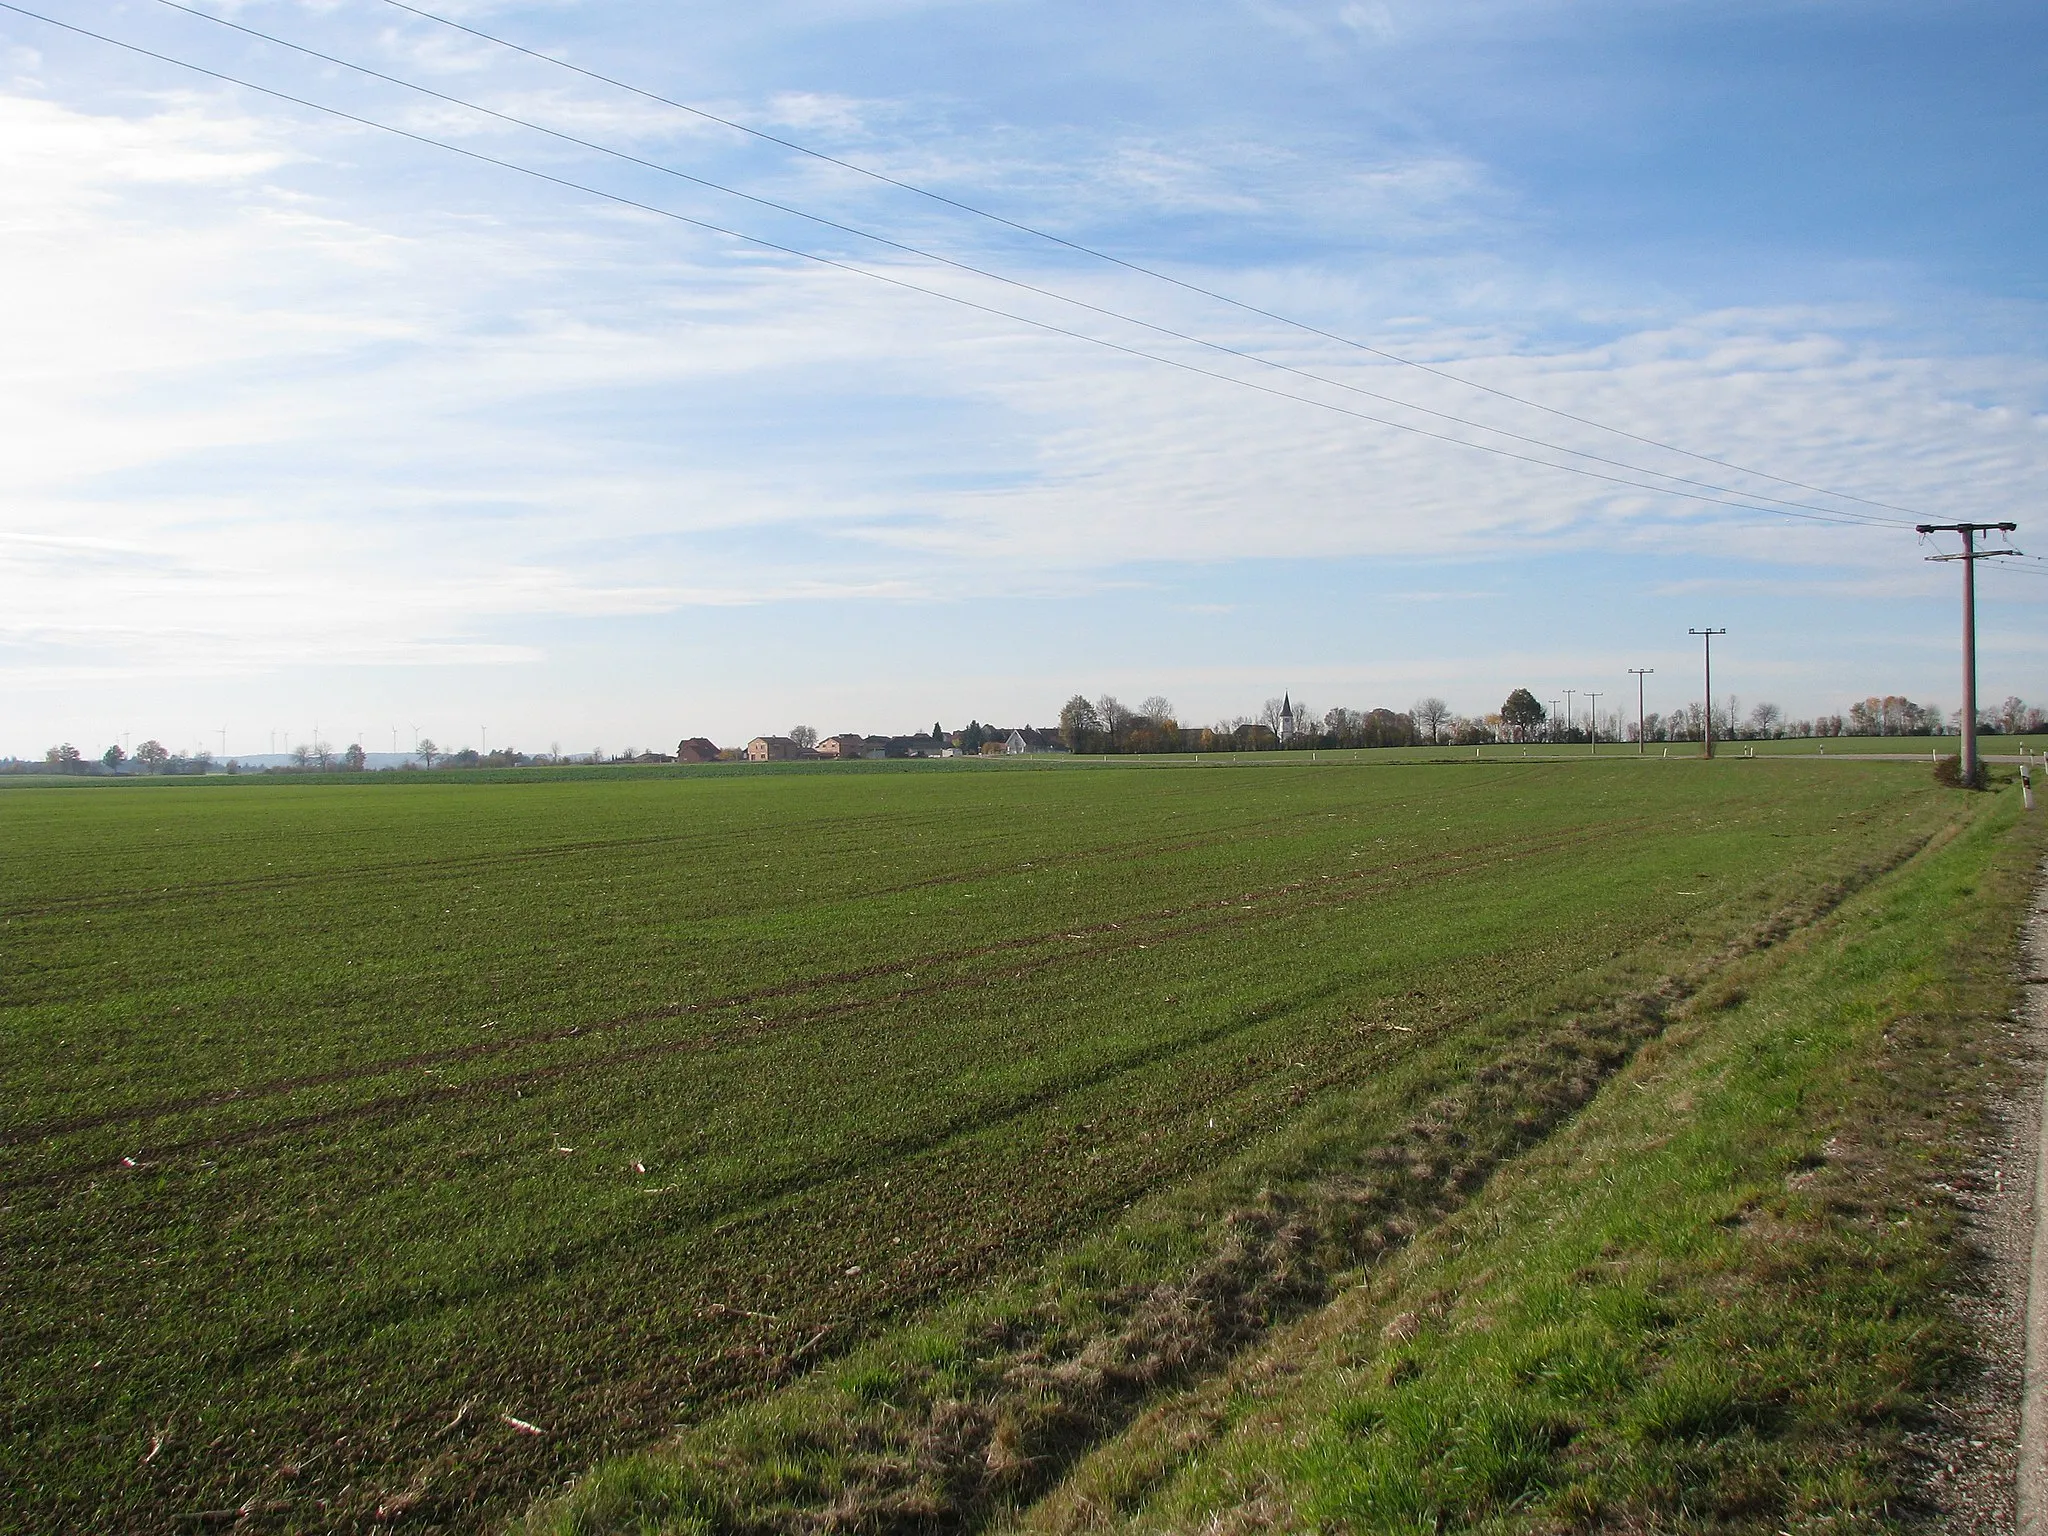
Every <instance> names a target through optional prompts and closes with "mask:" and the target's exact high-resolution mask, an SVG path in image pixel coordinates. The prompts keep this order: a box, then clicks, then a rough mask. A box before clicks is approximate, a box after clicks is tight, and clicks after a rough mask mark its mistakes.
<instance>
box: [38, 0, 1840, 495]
mask: <svg viewBox="0 0 2048 1536" xmlns="http://www.w3.org/2000/svg"><path fill="white" fill-rule="evenodd" d="M0 10H6V11H11V12H13V13H14V14H16V15H18V16H25V17H27V18H29V19H30V20H32V21H39V22H42V23H44V24H45V25H47V26H52V27H56V28H58V29H60V30H62V31H66V32H70V33H73V34H75V35H77V36H80V37H86V38H91V39H92V40H93V41H95V42H100V43H105V44H107V45H108V46H110V47H114V48H120V49H122V50H124V51H126V52H129V53H132V54H136V55H138V56H139V57H143V58H149V59H154V60H156V61H158V62H159V63H163V64H169V65H171V66H173V67H174V68H178V69H183V70H188V71H190V72H191V73H193V74H197V75H202V76H204V77H206V78H208V79H211V80H218V81H220V82H222V83H223V84H226V85H233V86H238V87H240V88H242V89H244V90H251V91H255V92H257V93H258V94H260V95H264V96H268V97H271V98H272V99H273V100H277V101H282V102H286V103H289V104H290V105H292V106H297V107H304V108H306V109H307V110H308V111H313V112H321V113H325V114H326V115H328V116H330V117H334V118H338V119H340V120H341V121H344V122H350V123H354V124H356V125H358V126H359V127H364V128H372V129H376V130H377V131H379V132H382V133H388V134H391V135H393V136H394V137H397V138H402V139H407V140H410V141H411V142H413V143H416V144H421V145H424V146H426V147H428V148H431V149H438V150H443V151H445V152H447V153H449V154H453V155H459V156H461V157H462V158H464V159H467V160H472V161H475V162H477V163H479V164H482V165H490V166H495V167H497V168H499V169H501V170H507V171H513V172H516V173H518V174H519V175H522V176H527V177H531V178H532V179H534V180H536V181H543V182H547V183H549V184H550V185H553V186H557V187H561V188H564V189H566V190H569V191H572V192H579V193H582V194H584V195H585V196H588V197H594V198H598V199H601V200H602V201H605V202H608V203H613V204H616V205H617V206H619V207H624V208H631V209H634V210H636V211H638V212H641V213H647V214H652V215H654V216H655V217H657V218H663V219H668V220H671V221H673V222H675V223H678V224H684V225H688V226H690V227H692V228H695V229H701V230H703V231H705V232H707V233H709V234H714V235H718V236H721V237H722V238H725V239H729V240H736V241H740V242H742V243H744V244H747V245H751V246H754V247H756V248H758V249H761V250H766V251H773V252H775V253H777V254H778V255H783V256H791V257H795V258H797V259H798V260H801V261H808V262H813V263H815V264H817V265H819V266H824V267H830V268H833V269H835V270H837V271H840V272H847V273H851V274H852V275H854V276H856V277H864V278H867V279H869V280H870V281H872V282H878V283H885V284H887V285H889V286H890V287H892V288H898V289H902V290H904V291H905V292H909V293H916V294H922V295H924V296H925V297H927V298H934V299H939V300H942V301H944V302H946V303H949V304H954V305H957V306H959V307H961V308H964V309H969V310H973V311H975V312H977V313H980V314H984V315H988V316H991V317H993V318H996V319H1001V320H1007V321H1010V322H1012V323H1014V324H1017V325H1023V326H1028V327H1031V328H1032V329H1034V330H1039V331H1043V332H1046V333H1047V334H1049V335H1054V336H1060V337H1064V338H1067V339H1069V340H1073V341H1080V342H1086V343H1088V344H1089V345H1091V346H1096V347H1101V348H1103V349H1105V350H1107V351H1111V352H1116V353H1119V354H1122V355H1124V356H1126V357H1132V358H1138V359H1142V360H1144V361H1147V362H1153V363H1159V364H1162V365H1164V366H1166V367H1169V368H1176V369H1179V370H1181V371H1182V372H1184V373H1190V374H1194V375H1196V376H1198V377H1201V378H1206V379H1214V380H1216V381H1218V382H1220V383H1224V384H1231V385H1235V386H1236V387H1238V388H1240V389H1248V390H1253V391H1255V392H1257V393H1259V394H1262V395H1268V396H1271V397H1273V398H1275V399H1279V400H1289V401H1292V402H1294V403H1295V404H1298V405H1307V406H1312V407H1314V408H1316V409H1318V410H1323V411H1329V412H1332V413H1334V414H1336V415H1340V416H1345V417H1349V418H1351V419H1353V420H1356V421H1364V422H1370V423H1372V424H1374V425H1376V426H1383V427H1391V428H1393V429H1394V430H1396V431H1399V432H1407V433H1411V434H1414V435H1415V436H1418V437H1426V438H1430V439H1433V440H1435V441H1437V442H1443V443H1450V444H1453V445H1455V446H1457V447H1460V448H1469V449H1472V450H1474V451H1477V452H1480V453H1488V454H1492V455H1494V456H1496V457H1498V458H1503V459H1510V460H1513V461H1516V462H1518V463H1523V464H1533V465H1536V466H1538V467H1540V468H1543V469H1551V470H1557V471H1560V472H1562V473H1564V474H1571V475H1578V476H1580V477H1582V478H1585V479H1589V480H1597V481H1601V482H1603V483H1606V484H1609V485H1617V486H1622V487H1625V488H1627V489H1630V490H1636V491H1645V492H1648V493H1650V494H1652V495H1659V496H1671V497H1676V498H1678V499H1681V500H1685V501H1693V502H1700V503H1703V504H1705V505H1707V506H1713V507H1720V508H1723V509H1725V510H1732V511H1747V512H1757V513H1762V514H1765V515H1772V516H1780V517H1793V518H1798V519H1800V520H1801V521H1805V522H1819V523H1835V524H1842V525H1847V526H1853V527H1868V526H1870V523H1871V520H1870V519H1869V518H1868V517H1867V516H1865V515H1863V514H1858V513H1850V512H1833V511H1830V512H1809V511H1801V510H1795V509H1793V508H1791V507H1783V506H1765V505H1758V504H1757V501H1756V500H1749V499H1737V500H1729V499H1726V498H1724V497H1722V496H1709V495H1703V494H1701V493H1699V492H1695V491H1686V490H1680V489H1677V488H1675V487H1673V486H1668V485H1651V484H1645V483H1643V482H1642V481H1638V480H1629V479H1625V478H1623V477H1622V476H1619V475H1610V474H1606V473H1604V472H1602V471H1600V470H1593V469H1587V468H1585V467H1583V466H1581V465H1576V464H1559V463H1556V462H1555V461H1553V460H1550V459H1543V458H1538V457H1536V456H1535V455H1533V454H1526V453H1519V452H1517V451H1515V450H1514V449H1510V448H1502V447H1498V446H1496V445H1494V444H1491V443H1476V442H1473V441H1471V440H1470V439H1467V438H1462V437H1455V436H1453V435H1451V434H1450V433H1447V432H1438V431H1435V430H1434V429H1432V428H1429V427H1419V426H1416V425H1414V424H1413V423H1411V422H1404V421H1395V420H1393V419H1391V418H1388V417H1384V416H1376V415H1373V414H1372V413H1370V412H1367V411H1360V410H1354V409H1352V408H1351V407H1349V406H1345V405H1339V404H1337V403H1335V402H1333V401H1329V400H1318V399H1316V398H1314V397H1313V396H1310V395H1298V394H1294V393H1292V392H1291V391H1288V390H1284V389H1276V388H1274V387H1272V386H1271V385H1266V384H1259V383H1255V382H1254V381H1252V380H1250V379H1241V378H1237V377H1234V376H1233V375H1231V374H1227V373H1219V372H1217V371H1216V370H1215V369H1212V368H1204V367H1202V366H1200V365H1199V364H1196V363H1190V362H1187V361H1185V360H1184V359H1181V358H1176V357H1169V356H1166V355H1164V354H1162V353H1158V352H1148V351H1146V350H1145V349H1144V348H1142V347H1133V346H1129V345H1127V344H1125V343H1123V342H1118V341H1111V340H1109V339H1107V338H1106V337H1101V336H1091V335H1089V334H1088V333H1087V332H1085V331H1076V330H1073V329H1070V328H1069V327H1066V326H1061V325H1055V324H1053V323H1052V322H1050V321H1046V320H1039V319H1035V318H1033V317H1031V316H1028V315H1020V314H1017V313H1014V312H1013V311H1010V310H1005V309H1001V308H998V307H997V306H995V305H992V304H983V303H981V302H979V301H977V300H974V299H968V298H963V297H962V296H960V295H958V294H952V293H947V292H945V291H944V290H942V289H938V288H927V287H925V286H924V285H922V284H920V283H913V282H910V281H908V280H907V279H904V278H900V277H894V276H891V275H889V274H888V273H885V272H876V271H873V270H871V269H869V268H867V267H862V266H858V265H855V264H854V263H852V262H847V261H840V260H838V259H837V258H834V257H831V256H822V255H819V254H818V253H816V252H814V251H806V250H803V249H800V248H799V247H796V246H792V245H785V244H783V243H781V242H780V241H775V240H770V239H767V238H765V237H763V236H760V235H754V234H749V233H746V232H745V231H742V230H736V229H730V228H727V227H726V226H724V225H721V224H715V223H713V222H711V221H710V220H708V219H700V218H696V217H693V216H692V215H689V214H685V213H678V212H676V211H674V210H673V209H668V208H663V207H660V206H658V205H656V204H653V203H648V202H643V201H641V200H639V199H637V198H632V197H627V196H624V195H623V194H621V193H617V192H608V191H606V190H604V189H603V188H600V187H593V186H591V185H589V184H588V183H585V182H580V181H576V180H573V179H571V178H569V177H566V176H558V175H555V174H554V173H553V172H551V171H544V170H540V169H538V168H536V167H534V166H529V165H522V164H520V163H519V162H517V161H514V160H506V159H502V158H500V157H498V156H496V155H489V154H485V153H483V152H482V151H481V150H475V149H469V148H466V147H465V146H463V145H460V144H453V143H450V142H448V141H447V140H445V139H437V138H434V137H432V136H431V135H429V134H424V133H419V132H416V131H415V130H413V129H410V128H401V127H398V126H397V125H396V124H392V123H386V122H382V121H379V120H378V119H376V118H371V117H365V116H363V115H362V114H360V113H357V112H350V111H347V110H346V109H344V108H341V107H334V106H329V105H327V104H326V103H324V102H318V101H313V100H311V99H309V98H307V97H303V96H297V95H294V94H292V93H291V92H289V91H283V90H279V89H277V88H276V87H274V86H267V85H260V84H258V83H257V82H255V81H253V80H248V79H245V78H242V77H241V76H238V75H231V74H228V73H226V72H225V71H222V70H217V69H213V68H210V67H208V66H206V65H203V64H195V63H193V62H192V61H191V60H189V59H181V58H178V57H176V56H175V55H172V54H168V53H162V52H159V51H158V50H156V49H153V48H148V47H145V46H143V45H142V44H140V43H132V42H128V41H126V40H125V39H122V38H118V37H114V36H111V35H109V34H107V33H104V32H97V31H94V30H92V29H91V28H89V27H82V26H79V25H77V24H76V23H73V22H68V21H61V20H59V19H58V18H56V17H54V16H49V15H45V14H44V13H42V12H40V11H34V10H30V9H29V8H28V7H26V6H23V5H17V4H15V3H13V0H0ZM1736 494H1739V493H1736ZM1758 500H1761V498H1758Z"/></svg>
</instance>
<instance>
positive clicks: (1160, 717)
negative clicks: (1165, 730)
mask: <svg viewBox="0 0 2048 1536" xmlns="http://www.w3.org/2000/svg"><path fill="white" fill-rule="evenodd" d="M1138 713H1139V714H1141V715H1143V716H1144V717H1145V718H1146V719H1147V720H1150V721H1151V722H1152V723H1153V724H1154V725H1164V724H1166V723H1167V722H1168V721H1169V720H1177V719H1179V718H1180V717H1179V716H1178V715H1176V714H1174V712H1173V704H1172V702H1171V701H1170V700H1167V699H1165V698H1162V697H1161V696H1160V695H1159V694H1156V693H1155V694H1153V695H1152V696H1151V697H1150V698H1148V699H1147V700H1146V701H1145V702H1144V703H1142V704H1140V705H1139V706H1138Z"/></svg>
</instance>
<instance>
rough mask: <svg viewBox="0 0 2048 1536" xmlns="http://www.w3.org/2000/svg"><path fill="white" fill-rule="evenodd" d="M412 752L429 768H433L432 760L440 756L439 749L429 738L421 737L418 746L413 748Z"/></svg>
mask: <svg viewBox="0 0 2048 1536" xmlns="http://www.w3.org/2000/svg"><path fill="white" fill-rule="evenodd" d="M413 752H414V753H415V755H417V756H418V758H419V760H420V761H421V762H423V763H425V764H426V765H427V766H428V767H429V768H431V767H433V766H434V759H435V758H437V757H439V756H440V755H441V749H440V748H439V747H437V746H435V745H434V738H433V737H431V736H422V737H421V738H420V740H419V745H418V746H416V747H414V748H413Z"/></svg>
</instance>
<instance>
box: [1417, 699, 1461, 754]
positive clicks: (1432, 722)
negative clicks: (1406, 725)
mask: <svg viewBox="0 0 2048 1536" xmlns="http://www.w3.org/2000/svg"><path fill="white" fill-rule="evenodd" d="M1408 715H1409V718H1410V719H1412V720H1413V721H1414V722H1415V729H1416V730H1418V731H1420V732H1421V733H1422V734H1423V735H1424V736H1427V737H1428V738H1429V744H1430V745H1431V746H1435V745H1436V743H1437V738H1438V737H1439V736H1441V735H1442V734H1443V729H1444V727H1445V726H1446V725H1449V724H1450V723H1451V706H1450V705H1448V704H1446V703H1445V702H1444V701H1443V700H1442V699H1440V698H1438V697H1437V696H1436V695H1435V694H1431V695H1430V696H1429V697H1428V698H1424V699H1417V700H1416V701H1415V702H1414V703H1413V704H1410V705H1409V706H1408Z"/></svg>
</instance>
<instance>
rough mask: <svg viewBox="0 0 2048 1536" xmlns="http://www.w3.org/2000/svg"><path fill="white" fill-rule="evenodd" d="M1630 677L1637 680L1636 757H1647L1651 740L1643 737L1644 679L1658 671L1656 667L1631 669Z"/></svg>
mask: <svg viewBox="0 0 2048 1536" xmlns="http://www.w3.org/2000/svg"><path fill="white" fill-rule="evenodd" d="M1628 670H1629V675H1630V676H1632V677H1634V678H1635V680H1636V755H1637V756H1638V757H1643V756H1647V755H1648V754H1649V750H1650V742H1649V738H1648V737H1646V736H1644V735H1643V679H1644V678H1646V677H1648V676H1649V675H1650V674H1651V673H1652V672H1654V671H1656V670H1657V669H1656V668H1655V667H1630V668H1629V669H1628Z"/></svg>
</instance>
